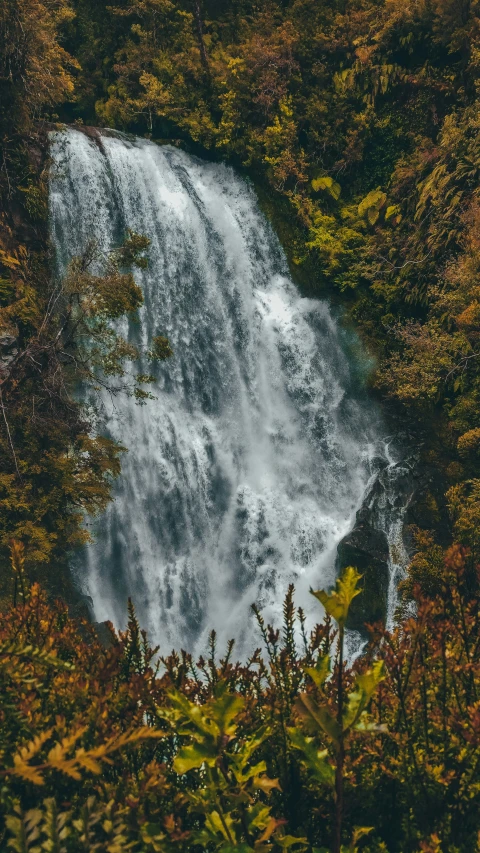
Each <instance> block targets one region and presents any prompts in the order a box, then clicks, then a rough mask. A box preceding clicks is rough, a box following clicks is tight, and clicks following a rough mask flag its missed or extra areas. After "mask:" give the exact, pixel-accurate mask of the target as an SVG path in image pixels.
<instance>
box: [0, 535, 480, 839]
mask: <svg viewBox="0 0 480 853" xmlns="http://www.w3.org/2000/svg"><path fill="white" fill-rule="evenodd" d="M22 560H23V552H22V549H21V546H19V545H18V544H16V545H14V548H13V553H12V564H13V569H14V574H15V577H16V581H17V601H16V605H15V606H14V607H12V609H11V611H10V613H8V614H7V615H6V616H5V618H4V621H3V624H2V627H1V629H0V689H1V693H2V699H3V701H2V706H1V709H0V749H1V766H2V768H3V769H2V770H0V780H1V788H0V792H1V793H0V820H1V825H0V846H1V848H2V849H6V850H8V849H13V850H16V851H17V853H27V851H29V853H39V851H42V850H50V851H65V853H69V851H80V850H85V851H110V853H117V851H118V853H119V852H120V851H126V850H133V851H142V853H146V851H173V850H185V851H187V850H194V851H196V850H198V851H201V850H203V849H205V850H208V851H214V850H219V851H224V853H227V851H231V850H233V849H239V850H241V851H243V853H247V851H249V850H256V851H259V853H260V851H268V850H272V851H274V850H281V849H283V850H285V849H287V848H293V849H294V850H298V851H299V853H300V851H303V850H313V851H317V853H319V851H320V850H324V851H325V853H326V851H328V850H330V851H332V850H333V851H335V853H339V851H340V845H341V844H342V845H343V846H341V850H342V851H345V853H346V851H347V850H349V851H354V850H356V849H357V847H358V849H361V850H364V851H371V853H373V851H375V853H381V851H384V853H385V851H389V853H394V851H398V853H410V851H412V853H420V851H424V853H440V851H443V853H457V851H465V853H466V851H474V850H478V849H479V848H478V843H479V839H478V830H479V822H478V809H479V798H480V768H479V761H478V755H479V748H480V716H479V696H478V690H479V683H480V682H479V677H480V625H479V617H478V605H479V600H478V588H479V587H478V578H477V577H476V575H475V569H474V564H473V563H472V560H471V557H470V555H469V554H468V552H467V551H466V550H465V549H463V548H462V547H461V546H455V547H453V548H451V549H450V550H449V551H448V552H447V553H446V554H444V555H443V566H442V569H443V573H442V582H441V584H440V586H439V592H438V594H437V595H436V596H435V597H433V598H431V599H430V600H425V599H420V598H418V590H417V602H416V604H417V608H418V609H417V615H416V617H415V618H413V617H410V618H409V619H408V620H406V622H405V623H404V625H403V627H402V629H401V630H400V629H397V630H396V631H395V632H394V633H393V634H389V633H388V632H386V631H384V630H383V629H382V628H381V627H380V626H377V627H375V628H374V629H373V630H372V632H371V641H370V644H369V646H368V649H367V651H366V653H365V655H364V656H363V657H362V658H361V659H360V660H359V661H357V663H356V664H355V665H354V666H350V665H348V664H345V663H344V662H343V661H342V649H343V643H342V633H343V629H344V624H345V617H346V615H347V612H348V607H349V604H350V602H351V600H352V598H353V597H354V596H356V595H358V594H359V586H358V580H359V578H358V576H357V574H356V572H355V571H354V570H353V569H348V570H346V572H345V573H344V575H343V577H342V579H340V580H339V581H338V582H337V587H336V589H335V590H334V591H333V592H331V593H330V594H327V593H324V592H321V591H320V592H318V593H315V595H316V596H317V597H318V598H319V599H320V601H321V602H322V603H323V605H324V607H325V609H326V612H327V614H328V615H327V616H326V618H325V620H324V622H323V623H321V624H319V625H317V627H316V628H315V629H314V630H313V632H312V633H311V635H310V636H309V637H307V636H306V634H305V630H304V617H303V614H302V612H301V611H299V612H298V613H296V610H295V606H294V603H293V591H292V590H291V591H290V593H289V595H288V597H287V599H286V601H285V609H284V612H285V618H284V626H283V630H282V632H279V631H278V630H274V629H273V628H272V627H270V626H266V625H264V624H263V622H262V619H261V616H260V618H259V623H260V629H261V633H262V634H263V641H264V655H263V656H262V654H261V652H260V651H257V652H255V654H253V655H252V657H251V658H250V659H249V660H248V661H247V662H245V663H235V661H234V652H233V647H232V646H233V644H231V645H230V646H229V648H228V650H227V651H226V654H225V655H224V656H223V658H222V657H220V659H218V657H217V653H216V649H215V637H214V636H212V638H211V645H210V654H209V657H208V659H207V660H200V661H198V663H196V664H195V662H194V661H193V660H192V659H191V657H190V656H189V655H187V654H185V653H184V652H182V653H181V654H180V655H178V654H175V653H173V654H172V655H170V656H167V657H164V658H161V659H159V658H158V657H157V656H156V652H155V650H153V649H151V648H150V647H149V644H148V640H147V638H146V636H145V634H144V633H143V632H141V631H140V629H139V626H138V623H137V620H136V618H135V613H134V610H133V607H131V606H130V610H129V622H128V628H127V630H126V631H125V632H124V633H120V634H116V633H115V632H114V631H113V629H110V632H109V636H108V638H107V640H106V641H105V638H104V643H103V645H102V644H100V642H99V640H98V639H97V638H96V636H95V634H94V631H93V629H92V628H91V627H90V626H89V625H88V624H87V623H78V622H74V621H72V620H71V619H70V618H69V616H68V614H67V611H66V609H65V606H64V605H62V604H61V603H57V604H56V606H54V607H52V606H50V605H48V604H47V602H46V598H45V595H44V593H43V592H42V590H41V589H40V588H39V587H38V585H34V586H32V587H31V588H29V587H28V585H27V582H26V579H25V577H24V574H23V568H22ZM339 634H340V636H339Z"/></svg>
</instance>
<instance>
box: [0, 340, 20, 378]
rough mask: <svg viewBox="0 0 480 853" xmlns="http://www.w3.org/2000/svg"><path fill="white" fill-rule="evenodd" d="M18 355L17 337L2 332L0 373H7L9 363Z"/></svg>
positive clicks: (3, 374)
mask: <svg viewBox="0 0 480 853" xmlns="http://www.w3.org/2000/svg"><path fill="white" fill-rule="evenodd" d="M17 355H18V347H17V338H16V337H15V335H12V334H7V333H4V334H3V335H0V375H2V376H5V375H6V374H8V371H9V368H10V365H11V364H12V362H13V361H14V360H15V358H16V357H17Z"/></svg>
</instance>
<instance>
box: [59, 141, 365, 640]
mask: <svg viewBox="0 0 480 853" xmlns="http://www.w3.org/2000/svg"><path fill="white" fill-rule="evenodd" d="M51 153H52V158H53V162H54V168H53V169H52V178H51V192H50V205H51V227H52V239H53V242H54V245H55V248H56V253H57V262H58V270H59V274H62V272H64V271H65V268H66V266H67V264H68V262H69V260H70V259H71V258H72V256H74V255H76V254H80V253H81V252H82V250H83V249H84V248H85V246H86V244H87V242H88V241H89V240H90V239H91V238H92V237H95V238H96V239H97V240H98V242H99V244H100V246H101V248H102V249H105V250H108V249H109V248H111V247H112V246H114V245H118V244H119V242H120V241H121V239H122V238H123V236H124V234H125V231H126V229H131V230H133V231H135V232H137V233H141V234H145V235H146V236H148V237H149V238H150V240H151V245H150V247H149V250H148V257H149V266H148V269H147V270H145V271H141V272H139V273H138V274H136V278H137V281H138V283H139V284H140V285H141V286H142V288H143V292H144V297H145V304H144V306H143V307H142V309H141V310H140V319H139V322H138V323H134V322H130V323H128V322H127V321H125V322H124V323H123V326H122V332H123V334H124V335H125V336H126V337H129V339H130V340H132V341H133V342H135V343H136V344H139V345H140V346H142V347H143V348H144V349H145V350H146V349H147V348H148V346H149V343H150V341H151V338H152V337H153V336H154V335H156V334H166V335H167V336H168V338H169V340H170V343H171V345H172V347H173V349H174V357H173V358H172V359H170V360H169V361H168V362H166V363H164V364H162V365H161V366H159V367H158V368H156V371H157V372H156V377H157V381H156V385H155V387H154V389H153V390H154V393H155V395H156V399H155V400H150V401H148V402H147V403H146V405H144V406H138V405H137V404H136V403H135V401H134V400H133V399H130V398H127V397H125V398H122V399H117V400H115V402H114V404H112V403H111V401H110V400H109V398H108V396H106V397H105V400H104V404H105V406H104V408H105V430H106V431H107V432H108V434H110V435H111V436H112V437H113V438H115V439H117V440H118V441H119V442H120V443H121V444H122V445H124V446H125V447H127V448H128V454H126V456H125V457H124V459H123V467H122V475H121V477H120V478H119V480H118V482H117V483H116V485H115V488H114V496H115V500H114V502H113V503H112V504H111V505H110V506H109V508H108V510H107V512H106V513H105V514H104V515H103V517H102V518H101V519H100V520H99V521H98V522H96V523H95V524H94V525H93V529H94V533H95V537H96V538H95V541H94V543H93V544H91V545H90V546H88V548H87V549H86V554H85V556H84V559H83V560H82V564H81V566H79V567H78V574H79V577H80V579H81V581H82V583H83V584H84V587H85V588H86V590H87V591H88V593H89V594H90V595H91V597H92V599H93V602H94V610H95V615H96V618H97V619H98V620H104V619H107V618H108V619H112V621H113V622H114V623H116V624H117V625H122V624H123V623H124V622H125V613H126V599H127V596H128V595H131V596H132V598H133V599H134V601H135V604H136V607H137V612H138V614H139V617H140V621H141V623H142V624H143V625H144V626H145V627H146V628H147V629H148V631H149V633H150V635H151V636H152V637H153V638H154V639H156V640H159V641H160V642H161V643H162V645H163V648H165V646H169V645H175V646H176V647H179V646H182V647H184V648H185V647H186V648H190V649H192V650H193V649H195V648H198V647H201V646H202V645H203V644H204V642H205V636H206V632H207V631H209V630H210V629H211V628H216V629H217V630H218V631H219V632H220V634H221V635H222V637H223V638H225V636H236V637H237V638H238V639H239V640H240V642H243V644H244V646H246V647H248V646H249V645H251V642H253V641H252V640H251V639H250V638H251V633H252V625H251V623H250V621H249V616H248V614H249V607H250V605H251V604H252V603H253V602H256V603H257V604H258V605H259V606H261V607H263V608H264V610H265V615H266V618H267V619H270V620H274V621H275V622H277V623H278V621H279V617H280V612H281V607H282V602H283V597H284V594H285V592H286V589H287V586H288V584H289V583H291V582H294V583H295V585H296V588H297V602H298V603H303V604H306V603H308V599H309V596H308V593H307V590H308V587H309V586H310V585H313V586H318V585H320V584H322V585H326V584H329V583H331V582H332V581H333V578H334V574H335V555H336V547H337V545H338V543H339V541H340V540H341V538H342V537H343V536H344V535H345V534H346V533H347V532H348V531H349V530H350V529H351V527H352V525H353V523H354V519H355V513H356V511H357V510H358V508H359V506H360V505H361V502H362V498H363V496H364V494H365V490H366V487H367V484H368V483H369V481H371V478H372V476H373V474H374V471H375V470H378V458H379V455H382V450H381V448H382V442H381V441H380V437H379V432H378V428H377V427H376V426H375V423H376V422H377V423H378V412H376V411H375V409H372V404H371V403H368V404H367V402H366V401H365V400H363V401H362V399H361V395H358V394H357V393H356V391H355V385H356V384H358V381H357V380H356V379H355V377H354V376H353V375H352V372H351V369H350V366H349V361H348V358H347V355H346V352H345V348H344V345H343V344H342V334H341V333H340V331H339V328H338V326H337V324H336V323H335V321H334V319H333V317H332V315H331V313H330V310H329V308H328V306H327V305H326V304H325V303H323V302H319V301H316V300H315V301H314V300H310V299H305V298H301V297H300V295H299V294H298V292H297V291H296V289H295V287H294V285H293V284H292V282H291V280H290V279H289V276H288V269H287V264H286V261H285V257H284V254H283V252H282V250H281V247H280V245H279V243H278V240H277V239H276V237H275V235H274V233H273V232H272V229H271V228H270V226H269V225H268V223H267V222H266V220H265V218H264V217H263V215H262V213H261V212H260V210H259V207H258V204H257V201H256V198H255V195H254V193H253V191H252V189H251V188H250V187H249V185H248V184H247V183H245V182H244V181H243V180H241V179H240V178H239V177H238V176H237V175H236V174H235V173H234V171H233V170H232V169H231V168H228V167H226V166H225V165H218V164H210V163H205V162H201V161H200V160H198V159H196V158H194V157H191V156H189V155H187V154H185V153H183V152H182V151H179V150H177V149H175V148H172V147H170V146H162V147H160V146H157V145H155V144H153V143H151V142H148V141H145V140H142V139H127V138H124V137H121V136H119V135H111V134H107V135H102V136H101V138H100V139H98V140H94V139H91V138H89V137H88V136H87V135H85V134H84V133H83V132H80V131H79V130H73V129H68V130H65V131H61V132H57V133H54V134H53V135H52V146H51ZM140 370H141V372H145V373H147V372H151V366H150V364H148V365H147V364H145V365H143V366H142V365H140Z"/></svg>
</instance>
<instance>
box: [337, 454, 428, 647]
mask: <svg viewBox="0 0 480 853" xmlns="http://www.w3.org/2000/svg"><path fill="white" fill-rule="evenodd" d="M424 479H425V475H424V472H422V471H421V470H420V469H419V466H418V455H417V454H416V453H415V454H411V455H410V456H409V457H408V458H405V459H403V460H401V461H399V462H390V463H389V464H385V462H384V463H383V467H381V468H380V470H379V472H378V475H377V477H376V479H375V480H374V482H373V484H372V485H371V488H370V489H369V491H368V493H367V494H366V496H365V499H364V502H363V504H362V506H361V508H360V510H359V511H358V513H357V517H356V522H355V526H354V528H353V530H352V531H351V532H350V533H349V534H347V536H345V537H344V539H342V541H341V542H340V544H339V546H338V550H337V569H338V571H339V572H340V571H341V570H342V569H344V568H345V567H346V566H354V567H355V568H356V569H357V570H358V571H359V572H360V573H361V574H362V575H363V578H362V587H363V593H362V594H361V595H359V596H358V597H357V598H355V599H354V601H353V603H352V606H351V608H350V616H349V624H348V627H349V628H351V629H353V630H357V631H360V632H361V633H363V634H365V623H373V622H377V621H382V622H383V623H384V624H386V623H388V621H389V618H390V619H391V618H392V615H393V612H394V610H395V607H396V603H397V602H396V594H395V590H396V589H397V587H398V583H399V582H400V580H401V579H402V578H403V577H404V573H405V570H406V567H407V564H408V559H409V555H410V554H411V553H412V543H411V541H410V540H409V537H408V528H407V525H408V520H409V519H408V511H409V507H410V506H411V503H412V500H414V496H415V495H416V494H417V492H418V490H419V488H420V485H421V484H422V483H423V482H424ZM389 599H391V600H389Z"/></svg>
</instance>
